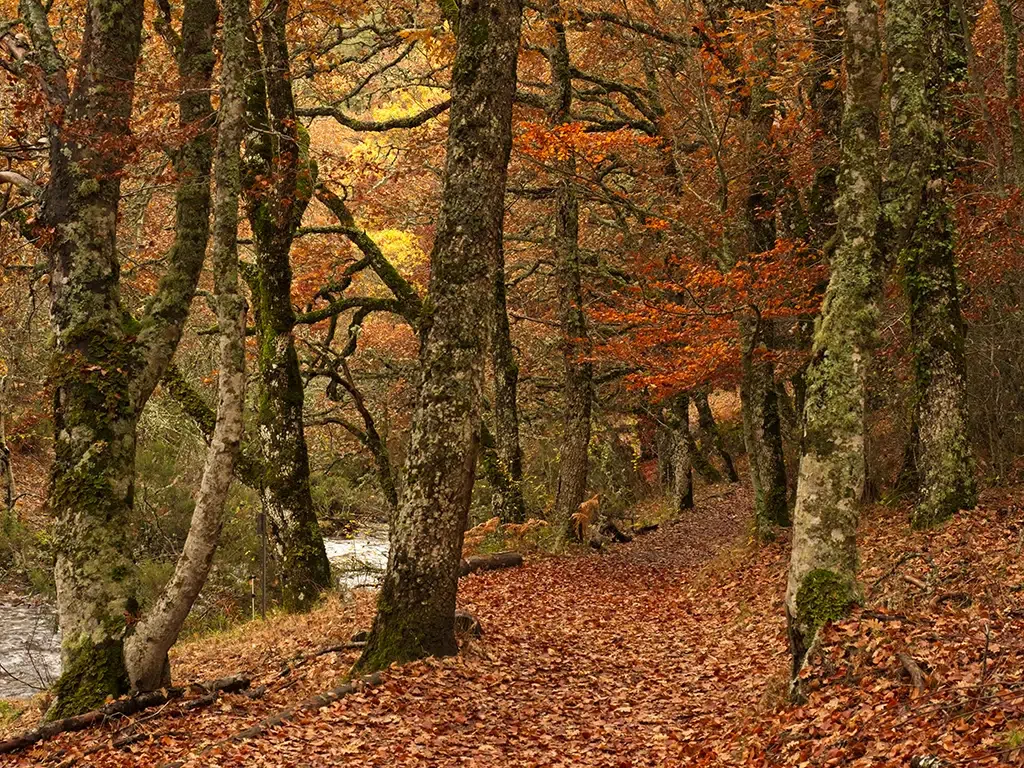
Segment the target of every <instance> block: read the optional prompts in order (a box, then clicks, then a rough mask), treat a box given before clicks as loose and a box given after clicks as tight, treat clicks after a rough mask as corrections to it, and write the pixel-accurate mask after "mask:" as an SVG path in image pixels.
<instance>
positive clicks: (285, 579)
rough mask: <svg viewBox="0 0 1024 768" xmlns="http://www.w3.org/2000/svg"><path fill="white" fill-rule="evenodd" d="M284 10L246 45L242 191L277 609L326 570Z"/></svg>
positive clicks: (317, 583)
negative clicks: (307, 385)
mask: <svg viewBox="0 0 1024 768" xmlns="http://www.w3.org/2000/svg"><path fill="white" fill-rule="evenodd" d="M287 21H288V3H287V1H286V0H281V1H280V2H275V3H273V4H272V5H271V6H270V7H269V8H268V10H267V12H266V13H264V14H263V15H262V17H261V20H260V22H259V27H260V41H259V43H257V40H256V38H255V36H251V37H250V38H249V41H248V50H249V56H250V75H249V83H248V97H247V102H248V104H247V109H246V112H247V116H248V121H249V126H250V131H249V132H248V134H247V136H246V140H245V162H244V166H243V189H244V193H245V200H246V215H247V216H248V219H249V223H250V226H251V227H252V231H253V239H254V240H255V244H256V260H255V264H254V267H253V269H252V270H251V274H250V279H249V280H248V282H249V286H250V289H251V290H252V293H253V309H254V314H255V320H256V331H257V337H258V344H259V354H258V355H257V364H258V366H259V381H260V391H259V395H258V397H259V400H258V406H257V418H258V421H259V425H258V427H257V430H258V435H259V444H260V453H261V457H262V460H263V463H262V466H263V478H262V483H261V485H260V489H259V490H260V496H261V502H262V504H263V509H264V512H265V514H266V518H267V521H268V523H269V526H270V532H271V535H272V537H273V540H274V544H275V546H276V549H277V554H278V559H279V570H280V576H281V581H282V593H283V600H284V605H285V606H286V607H287V608H288V609H290V610H300V611H301V610H308V609H309V608H310V607H312V606H313V605H314V604H315V602H316V601H317V600H318V599H319V597H320V593H321V592H322V591H323V590H324V589H325V588H327V587H328V586H329V585H330V582H331V566H330V563H329V562H328V560H327V551H326V550H325V549H324V542H323V536H322V535H321V533H320V525H319V523H318V521H317V518H316V511H315V510H314V508H313V496H312V493H311V491H310V484H309V451H308V448H307V445H306V433H305V424H304V421H303V413H302V411H303V404H304V389H303V384H302V376H301V372H300V369H299V358H298V354H297V352H296V350H295V336H294V328H295V322H296V321H295V309H294V307H293V306H292V270H291V249H292V243H293V241H294V239H295V232H296V230H297V229H298V227H299V224H300V223H301V222H302V215H303V213H304V212H305V210H306V206H307V205H308V204H309V201H310V199H311V197H312V195H313V186H314V184H315V180H316V165H315V163H313V162H312V161H311V160H310V158H309V136H308V134H306V133H305V132H304V131H303V132H302V133H301V134H300V129H299V125H298V122H297V120H296V116H295V102H294V98H293V95H292V81H291V66H290V61H289V58H288V42H287V37H286V33H287Z"/></svg>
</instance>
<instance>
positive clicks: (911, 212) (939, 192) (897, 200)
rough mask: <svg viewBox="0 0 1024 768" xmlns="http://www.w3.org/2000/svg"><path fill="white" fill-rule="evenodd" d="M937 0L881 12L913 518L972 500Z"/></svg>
mask: <svg viewBox="0 0 1024 768" xmlns="http://www.w3.org/2000/svg"><path fill="white" fill-rule="evenodd" d="M946 27H947V23H946V13H945V11H944V6H943V4H942V3H941V2H938V0H896V2H893V3H890V5H889V6H888V9H887V13H886V35H887V38H888V55H889V65H890V83H891V86H890V87H891V90H892V97H891V102H892V108H891V113H892V126H891V130H890V137H891V138H890V140H891V143H892V150H891V152H890V169H889V178H890V182H891V184H892V193H891V194H892V198H891V199H890V200H889V201H887V203H886V217H887V220H888V224H889V228H890V230H891V231H892V234H893V238H894V241H895V243H896V251H897V254H898V261H899V264H900V266H901V267H902V270H903V276H904V286H905V290H906V293H907V297H908V299H909V303H910V333H911V337H912V339H913V348H912V349H913V356H914V385H915V395H914V396H915V404H914V407H915V412H916V419H915V420H916V424H917V427H918V435H919V445H918V451H917V459H918V470H919V472H920V481H921V482H920V496H919V499H918V503H917V506H916V508H915V510H914V516H913V521H914V524H915V525H916V526H919V527H920V526H929V525H934V524H936V523H938V522H941V521H942V520H945V519H946V518H948V517H949V516H950V515H952V514H953V513H955V512H956V511H957V510H959V509H967V508H971V507H973V506H974V503H975V500H976V490H975V483H974V472H973V468H972V460H971V449H970V444H969V441H968V434H967V426H968V425H967V403H966V394H965V386H966V363H965V360H964V335H965V328H964V322H963V318H962V317H961V315H960V297H959V292H958V286H957V276H956V267H955V254H954V244H953V240H954V235H953V224H952V220H951V207H950V202H949V199H948V187H949V181H950V156H949V152H948V149H947V139H946V135H945V130H944V127H943V120H944V116H945V113H946V109H945V101H946V89H945V80H946V77H947V73H946V67H945V62H946V56H945V52H946V50H947V48H948V45H947V42H948V41H947V37H948V30H947V28H946Z"/></svg>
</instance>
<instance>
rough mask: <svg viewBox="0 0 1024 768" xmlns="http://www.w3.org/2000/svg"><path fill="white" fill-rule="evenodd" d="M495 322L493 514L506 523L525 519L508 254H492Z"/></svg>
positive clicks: (493, 349) (501, 250) (493, 329)
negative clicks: (507, 283)
mask: <svg viewBox="0 0 1024 768" xmlns="http://www.w3.org/2000/svg"><path fill="white" fill-rule="evenodd" d="M491 282H492V285H493V288H494V306H493V311H494V321H493V324H492V325H491V364H492V366H493V368H494V438H495V451H494V455H495V459H496V466H495V469H496V471H497V475H496V480H497V481H498V483H497V485H495V486H494V487H493V496H492V504H493V509H494V514H495V515H497V516H498V517H499V518H500V519H501V521H502V522H504V523H521V522H523V521H524V520H526V507H525V505H524V503H523V451H522V447H521V445H520V442H519V405H518V403H517V393H518V385H519V364H518V363H517V362H516V358H515V352H514V350H513V348H512V338H511V335H510V331H509V324H508V307H507V297H506V289H505V251H504V248H502V247H499V248H497V249H496V250H495V251H494V253H493V254H492V263H491Z"/></svg>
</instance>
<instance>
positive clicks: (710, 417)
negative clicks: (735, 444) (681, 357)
mask: <svg viewBox="0 0 1024 768" xmlns="http://www.w3.org/2000/svg"><path fill="white" fill-rule="evenodd" d="M693 402H694V404H695V405H696V406H697V419H698V424H700V431H701V435H702V437H701V444H702V445H703V446H704V447H705V450H708V446H709V445H710V447H711V448H713V449H714V451H715V453H716V454H718V458H719V459H720V460H721V462H722V466H723V467H725V476H726V477H727V478H729V482H730V483H736V482H739V479H740V476H739V473H738V472H737V471H736V466H735V465H734V464H733V461H732V456H731V455H730V453H729V451H727V450H726V448H725V442H724V441H723V440H722V433H721V432H720V431H719V429H718V423H717V422H716V421H715V414H714V413H712V411H711V404H710V403H709V402H708V393H707V390H703V389H702V390H699V391H698V392H697V393H696V394H694V396H693Z"/></svg>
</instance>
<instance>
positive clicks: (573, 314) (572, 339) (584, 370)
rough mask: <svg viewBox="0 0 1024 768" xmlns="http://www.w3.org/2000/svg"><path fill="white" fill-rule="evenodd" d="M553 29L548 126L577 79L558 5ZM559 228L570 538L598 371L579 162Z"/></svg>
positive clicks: (558, 207) (559, 212) (567, 176)
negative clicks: (583, 255)
mask: <svg viewBox="0 0 1024 768" xmlns="http://www.w3.org/2000/svg"><path fill="white" fill-rule="evenodd" d="M548 27H549V29H550V31H551V33H552V36H553V37H554V40H553V42H552V45H551V47H550V48H549V49H548V50H547V57H548V65H549V67H550V69H551V87H552V101H551V106H550V107H549V110H548V112H549V114H548V121H549V123H550V124H551V125H552V126H557V125H562V124H564V123H567V122H569V120H570V115H569V109H570V107H571V105H572V74H571V66H570V60H569V46H568V42H567V41H566V36H565V26H564V25H563V24H562V21H561V19H560V11H559V8H558V4H557V2H556V3H554V4H553V5H552V6H551V19H549V21H548ZM557 165H558V166H559V167H558V172H559V174H560V178H559V179H558V180H557V181H556V183H555V186H556V190H557V191H556V193H555V228H554V236H553V245H554V260H555V275H556V281H557V291H558V324H559V328H560V332H561V334H562V358H563V362H564V366H565V373H564V378H563V384H562V394H563V398H564V399H563V403H562V408H563V411H562V414H563V415H562V444H561V448H560V451H559V463H558V487H557V489H556V491H555V506H554V519H555V521H556V524H557V525H560V526H563V527H564V530H565V532H566V534H567V535H575V526H573V524H572V515H574V514H575V513H576V511H577V509H579V506H580V504H582V503H583V499H584V498H585V496H586V492H587V473H588V470H589V461H590V459H589V451H590V411H591V400H592V395H593V366H592V365H591V364H590V363H589V362H587V361H584V360H581V357H582V356H584V355H586V353H587V347H588V345H589V343H590V342H589V336H588V331H587V318H586V315H585V314H584V313H583V284H582V275H581V270H580V250H579V215H580V210H579V200H578V197H577V194H576V187H575V182H574V181H573V176H574V175H575V172H576V162H575V159H574V158H573V157H572V156H571V154H570V156H569V157H568V158H567V159H566V160H563V161H560V162H558V163H557Z"/></svg>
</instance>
